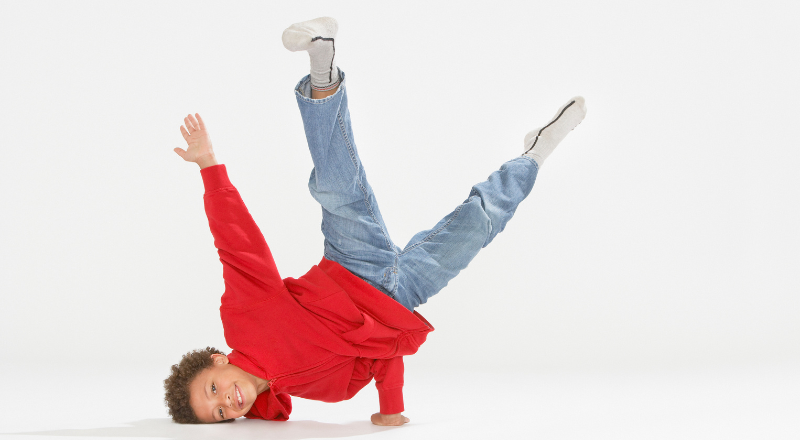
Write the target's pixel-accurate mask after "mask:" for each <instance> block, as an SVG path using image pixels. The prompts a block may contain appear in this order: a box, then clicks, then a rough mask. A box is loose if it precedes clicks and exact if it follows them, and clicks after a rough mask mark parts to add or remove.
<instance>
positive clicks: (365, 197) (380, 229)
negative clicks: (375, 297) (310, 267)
mask: <svg viewBox="0 0 800 440" xmlns="http://www.w3.org/2000/svg"><path fill="white" fill-rule="evenodd" d="M339 76H340V78H341V79H342V82H341V84H340V85H339V89H338V90H337V92H336V93H335V94H333V95H331V96H328V97H326V98H323V99H311V97H310V96H311V91H310V78H309V76H306V77H304V78H303V79H301V80H300V82H299V83H298V84H297V86H296V87H295V97H296V98H297V104H298V106H299V107H300V115H301V116H302V118H303V126H304V128H305V133H306V140H307V141H308V148H309V150H310V152H311V158H312V160H313V162H314V169H313V170H312V171H311V176H310V177H309V180H308V189H309V191H310V192H311V195H312V196H313V197H314V199H316V200H317V201H318V202H319V204H320V205H321V206H322V233H323V235H324V236H325V258H327V259H329V260H332V261H335V262H337V263H339V264H341V265H342V266H344V267H345V268H346V269H347V270H349V271H350V272H352V273H354V274H355V275H356V276H358V277H360V278H362V279H364V280H365V281H367V282H368V283H369V284H371V285H372V286H374V287H376V288H378V289H379V290H381V291H383V292H384V293H386V294H388V295H389V296H392V294H391V292H392V291H393V290H395V284H396V276H395V271H396V263H397V254H398V252H399V250H400V249H399V248H398V247H397V246H396V245H395V244H394V243H393V242H392V240H391V239H390V238H389V233H388V232H387V230H386V225H385V224H384V222H383V217H382V216H381V212H380V210H379V209H378V202H377V200H376V199H375V194H374V193H373V191H372V187H370V185H369V182H367V176H366V173H365V171H364V166H363V165H362V164H361V160H360V159H359V157H358V150H357V149H356V144H355V140H354V138H353V131H352V127H351V123H350V112H349V111H348V108H347V89H346V85H345V75H344V72H342V71H341V70H340V71H339ZM392 297H393V296H392Z"/></svg>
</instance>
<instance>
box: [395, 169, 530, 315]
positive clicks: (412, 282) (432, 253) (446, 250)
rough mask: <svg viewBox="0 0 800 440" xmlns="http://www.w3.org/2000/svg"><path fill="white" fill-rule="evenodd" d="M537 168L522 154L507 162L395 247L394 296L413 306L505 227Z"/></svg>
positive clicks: (452, 275)
mask: <svg viewBox="0 0 800 440" xmlns="http://www.w3.org/2000/svg"><path fill="white" fill-rule="evenodd" d="M538 171H539V167H538V165H537V164H536V162H535V161H533V160H532V159H529V158H527V157H519V158H516V159H513V160H510V161H508V162H506V163H505V164H503V166H502V167H500V169H499V170H498V171H495V172H494V173H492V174H491V175H490V176H489V178H488V179H487V180H486V181H484V182H481V183H479V184H477V185H475V186H473V187H472V191H470V193H469V197H468V198H467V200H465V201H464V203H462V204H461V205H459V206H458V207H456V209H455V210H454V211H453V212H451V213H450V214H448V215H447V216H446V217H444V218H443V219H442V220H440V221H439V223H437V224H436V226H434V227H433V228H432V229H429V230H427V231H422V232H420V233H418V234H416V235H415V236H414V237H413V238H412V239H411V241H410V242H409V243H408V245H406V247H405V249H403V250H402V252H400V261H399V265H398V283H397V286H396V289H397V291H396V292H395V293H394V296H395V299H396V300H397V301H398V302H400V303H401V304H403V305H404V306H405V307H406V308H407V309H409V310H414V308H416V307H417V306H419V305H420V304H424V303H425V302H426V301H428V298H430V297H432V296H433V295H435V294H437V293H438V292H439V291H440V290H442V288H444V286H446V285H447V283H448V282H449V281H450V280H451V279H453V277H455V276H456V275H457V274H458V273H459V272H460V271H461V270H463V269H464V268H466V267H467V265H468V264H469V262H470V261H472V259H473V258H474V257H475V255H477V254H478V251H480V250H481V249H482V248H484V247H486V246H487V245H488V244H489V243H491V241H492V240H493V239H494V237H495V236H497V234H499V233H500V232H501V231H502V230H503V229H504V228H505V226H506V223H508V221H509V220H511V217H512V216H513V215H514V212H515V211H516V210H517V206H518V205H519V204H520V202H522V200H524V199H525V197H527V196H528V194H530V192H531V189H532V188H533V183H534V181H535V180H536V174H537V173H538Z"/></svg>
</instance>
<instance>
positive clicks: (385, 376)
mask: <svg viewBox="0 0 800 440" xmlns="http://www.w3.org/2000/svg"><path fill="white" fill-rule="evenodd" d="M372 372H373V374H374V375H375V387H376V388H377V389H378V400H379V401H380V406H381V414H397V413H401V412H403V411H404V409H405V408H404V407H403V373H404V367H403V357H402V356H398V357H394V358H391V359H378V360H376V361H375V363H374V364H372Z"/></svg>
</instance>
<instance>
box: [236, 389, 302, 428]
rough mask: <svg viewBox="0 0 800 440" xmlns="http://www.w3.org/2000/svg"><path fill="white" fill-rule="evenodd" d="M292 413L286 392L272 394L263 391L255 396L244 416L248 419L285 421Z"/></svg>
mask: <svg viewBox="0 0 800 440" xmlns="http://www.w3.org/2000/svg"><path fill="white" fill-rule="evenodd" d="M291 413H292V398H291V397H289V395H288V394H284V393H280V394H273V393H272V391H271V390H268V391H265V392H263V393H261V394H259V395H258V397H256V401H255V402H254V403H253V406H251V407H250V411H248V412H247V414H245V415H244V416H245V417H246V418H248V419H261V420H274V421H276V422H285V421H287V420H289V415H290V414H291Z"/></svg>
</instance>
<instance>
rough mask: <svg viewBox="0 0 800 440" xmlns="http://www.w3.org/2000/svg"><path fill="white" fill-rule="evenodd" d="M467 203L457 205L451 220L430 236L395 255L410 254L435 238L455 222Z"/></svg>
mask: <svg viewBox="0 0 800 440" xmlns="http://www.w3.org/2000/svg"><path fill="white" fill-rule="evenodd" d="M471 197H472V194H471V193H470V198H471ZM468 201H469V198H468V199H467V202H468ZM467 202H464V203H462V204H460V205H458V208H456V211H455V212H454V213H453V217H451V218H450V220H447V222H446V223H445V224H443V225H442V226H441V227H440V228H439V229H437V230H435V231H433V232H431V233H430V234H428V235H426V236H425V238H423V239H422V240H420V241H418V242H416V243H414V244H412V245H411V246H409V247H407V248H405V249H403V251H402V252H400V253H399V254H397V255H398V256H400V255H403V254H405V253H408V252H410V251H411V250H413V249H414V248H416V247H418V246H421V245H422V244H423V243H426V242H428V241H430V240H431V239H433V237H435V236H436V235H437V234H439V233H440V232H442V231H443V230H444V229H445V228H446V227H448V226H449V225H450V223H452V222H453V220H455V219H456V218H457V217H458V214H460V213H461V208H463V207H464V205H466V204H467Z"/></svg>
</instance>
